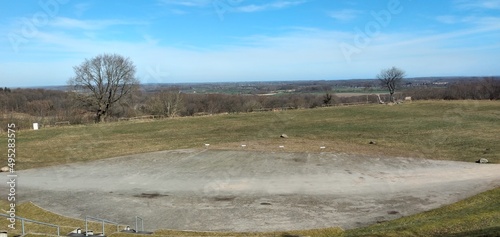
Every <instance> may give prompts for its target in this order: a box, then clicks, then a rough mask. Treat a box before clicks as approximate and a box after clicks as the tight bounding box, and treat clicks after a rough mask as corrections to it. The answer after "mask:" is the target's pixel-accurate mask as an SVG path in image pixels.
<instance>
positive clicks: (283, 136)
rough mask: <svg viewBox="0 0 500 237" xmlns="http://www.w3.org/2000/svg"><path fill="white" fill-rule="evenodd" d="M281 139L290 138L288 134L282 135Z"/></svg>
mask: <svg viewBox="0 0 500 237" xmlns="http://www.w3.org/2000/svg"><path fill="white" fill-rule="evenodd" d="M280 137H281V138H288V135H286V134H284V133H283V134H281V136H280Z"/></svg>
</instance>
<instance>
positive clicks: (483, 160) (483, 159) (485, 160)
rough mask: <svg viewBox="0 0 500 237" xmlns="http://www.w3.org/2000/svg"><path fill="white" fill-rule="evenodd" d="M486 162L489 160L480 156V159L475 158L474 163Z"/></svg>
mask: <svg viewBox="0 0 500 237" xmlns="http://www.w3.org/2000/svg"><path fill="white" fill-rule="evenodd" d="M488 162H489V161H488V159H486V158H481V159H479V160H476V163H479V164H486V163H488Z"/></svg>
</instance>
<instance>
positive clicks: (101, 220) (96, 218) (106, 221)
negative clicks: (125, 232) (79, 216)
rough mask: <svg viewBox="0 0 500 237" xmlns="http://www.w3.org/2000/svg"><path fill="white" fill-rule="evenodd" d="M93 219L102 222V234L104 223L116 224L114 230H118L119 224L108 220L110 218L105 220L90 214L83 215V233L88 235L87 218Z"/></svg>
mask: <svg viewBox="0 0 500 237" xmlns="http://www.w3.org/2000/svg"><path fill="white" fill-rule="evenodd" d="M89 219H90V220H95V221H100V222H102V234H103V235H104V226H105V223H108V224H113V225H116V232H119V231H120V224H118V223H116V222H114V221H110V220H106V219H102V218H98V217H92V216H86V217H85V232H86V233H85V235H86V236H88V233H87V232H88V231H89V229H88V220H89Z"/></svg>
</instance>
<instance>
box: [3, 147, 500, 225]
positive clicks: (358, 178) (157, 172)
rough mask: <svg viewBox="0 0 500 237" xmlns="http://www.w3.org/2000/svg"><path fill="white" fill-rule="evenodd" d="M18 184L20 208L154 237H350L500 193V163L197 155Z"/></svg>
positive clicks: (63, 170) (58, 172)
mask: <svg viewBox="0 0 500 237" xmlns="http://www.w3.org/2000/svg"><path fill="white" fill-rule="evenodd" d="M5 179H6V178H5ZM17 186H18V187H17V191H16V192H17V193H16V195H17V196H18V200H19V201H32V202H34V203H35V204H37V205H39V206H41V207H43V208H45V209H48V210H50V211H53V212H56V213H59V214H62V215H66V216H71V217H77V218H85V216H86V215H90V216H95V217H100V218H105V219H109V220H112V221H116V222H119V223H123V224H129V225H133V224H134V223H135V222H134V220H135V216H141V217H142V218H144V220H145V222H144V224H145V228H146V229H147V230H156V229H179V230H202V231H274V230H294V229H312V228H324V227H334V226H340V227H342V228H344V229H348V228H355V227H360V226H366V225H369V224H372V223H376V222H382V221H387V220H391V219H396V218H399V217H402V216H406V215H411V214H415V213H418V212H422V211H426V210H430V209H434V208H437V207H440V206H442V205H445V204H450V203H453V202H456V201H458V200H461V199H464V198H467V197H469V196H472V195H475V194H477V193H480V192H483V191H486V190H489V189H492V188H494V187H498V186H500V165H494V164H476V163H464V162H452V161H435V160H424V159H412V158H388V157H368V156H355V155H347V154H334V153H286V152H255V151H251V152H250V151H244V150H197V149H191V150H174V151H161V152H154V153H147V154H138V155H130V156H124V157H117V158H110V159H105V160H99V161H94V162H88V163H74V164H70V165H61V166H53V167H47V168H40V169H31V170H24V171H19V172H18V183H17ZM7 191H8V189H7V184H6V182H2V183H0V195H1V196H4V197H5V196H6V195H7Z"/></svg>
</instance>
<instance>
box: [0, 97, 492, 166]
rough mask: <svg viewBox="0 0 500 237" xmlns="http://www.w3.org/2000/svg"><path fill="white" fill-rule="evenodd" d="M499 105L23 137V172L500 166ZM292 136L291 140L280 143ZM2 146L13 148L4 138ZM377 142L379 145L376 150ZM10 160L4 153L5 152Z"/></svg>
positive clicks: (291, 114)
mask: <svg viewBox="0 0 500 237" xmlns="http://www.w3.org/2000/svg"><path fill="white" fill-rule="evenodd" d="M499 121H500V102H498V101H480V102H479V101H424V102H413V103H406V104H401V105H396V106H386V105H363V106H350V107H329V108H319V109H310V110H291V111H282V112H259V113H248V114H229V115H214V116H206V117H187V118H175V119H165V120H150V121H124V122H116V123H106V124H92V125H80V126H69V127H54V128H46V129H41V130H37V131H33V130H21V131H17V140H16V146H17V147H16V148H17V150H16V152H17V157H18V163H17V167H16V168H17V169H27V168H34V167H42V166H50V165H55V164H61V163H71V162H80V161H90V160H96V159H102V158H108V157H114V156H120V155H127V154H134V153H142V152H150V151H159V150H168V149H181V148H197V147H198V148H202V147H204V144H205V143H209V144H211V146H210V148H220V149H238V148H240V144H243V143H246V144H247V147H246V149H260V150H273V149H277V147H278V146H279V145H284V146H285V151H297V152H306V151H307V152H319V151H320V150H319V147H320V146H325V147H326V149H324V150H321V151H332V152H346V153H361V154H383V155H389V156H407V157H422V158H429V159H444V160H456V161H467V162H473V161H474V160H476V159H479V158H481V157H484V158H487V159H488V160H490V161H491V162H493V163H499V162H500V158H499V157H500V148H498V142H499V141H500V135H499V134H500V122H499ZM282 133H286V134H287V135H288V136H289V139H280V137H279V136H280V135H281V134H282ZM3 134H4V135H2V136H1V139H0V144H7V141H6V139H7V136H6V134H5V133H3ZM370 141H375V142H376V144H375V145H370V144H369V142H370ZM1 152H2V154H1V156H2V157H6V155H7V154H6V150H4V149H2V150H1Z"/></svg>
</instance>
